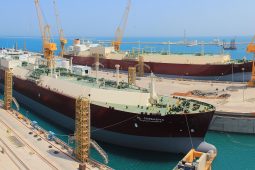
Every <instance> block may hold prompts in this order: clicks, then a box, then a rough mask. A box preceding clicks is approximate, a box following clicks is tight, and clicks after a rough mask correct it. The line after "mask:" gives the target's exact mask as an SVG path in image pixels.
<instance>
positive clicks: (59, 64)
mask: <svg viewBox="0 0 255 170" xmlns="http://www.w3.org/2000/svg"><path fill="white" fill-rule="evenodd" d="M21 56H22V57H20V55H13V56H9V55H2V58H1V69H0V75H1V88H3V82H4V69H8V68H13V76H14V77H13V81H14V85H13V91H14V96H15V98H16V99H17V100H18V102H20V103H22V104H24V105H26V106H28V107H30V108H31V109H33V110H34V111H36V112H37V113H38V114H40V115H42V116H44V117H47V118H48V119H50V120H51V121H53V122H55V123H57V124H59V125H61V126H64V127H66V128H68V129H71V130H73V129H74V118H75V101H76V98H77V97H79V96H85V97H88V98H89V99H90V101H91V126H92V132H91V135H92V138H94V139H95V140H98V141H104V142H107V143H112V144H116V145H121V146H126V147H133V148H138V149H146V150H154V151H163V152H175V153H186V152H187V151H189V150H190V149H191V148H192V145H193V147H194V148H196V149H197V150H199V151H204V152H207V151H209V150H215V147H214V146H213V145H211V144H208V143H206V142H205V141H204V137H205V135H206V133H207V130H208V127H209V124H210V122H211V119H212V117H213V114H214V112H215V108H214V106H212V105H210V104H207V103H203V102H199V101H196V100H188V99H185V98H177V97H173V96H161V95H158V94H157V93H156V91H155V83H154V76H153V75H151V82H150V89H145V88H140V87H137V86H135V85H132V84H128V83H126V82H122V81H121V82H119V81H118V79H117V80H116V81H112V80H107V79H104V78H100V77H99V76H98V77H91V76H89V75H88V74H89V72H90V71H91V70H90V68H89V67H83V66H75V65H72V63H71V62H70V61H68V60H66V59H57V60H56V65H55V66H56V68H55V69H48V68H47V66H45V65H43V64H42V63H43V59H42V58H41V57H40V56H37V57H36V56H32V55H27V56H26V57H24V55H21Z"/></svg>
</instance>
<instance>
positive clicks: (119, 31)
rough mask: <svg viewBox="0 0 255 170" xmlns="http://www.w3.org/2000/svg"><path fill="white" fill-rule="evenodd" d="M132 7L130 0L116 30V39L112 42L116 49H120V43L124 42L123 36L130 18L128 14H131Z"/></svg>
mask: <svg viewBox="0 0 255 170" xmlns="http://www.w3.org/2000/svg"><path fill="white" fill-rule="evenodd" d="M130 7H131V0H128V3H127V6H126V9H125V12H124V14H123V16H122V19H121V22H120V25H119V26H118V28H117V30H116V32H115V41H113V42H112V44H113V46H114V50H115V51H119V50H120V45H121V42H122V38H123V35H124V32H125V29H126V26H127V20H128V15H129V11H130Z"/></svg>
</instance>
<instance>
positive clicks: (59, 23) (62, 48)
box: [53, 0, 67, 57]
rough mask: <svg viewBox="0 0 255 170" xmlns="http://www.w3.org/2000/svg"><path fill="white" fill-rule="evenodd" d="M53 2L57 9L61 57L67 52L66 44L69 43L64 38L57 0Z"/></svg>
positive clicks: (55, 9)
mask: <svg viewBox="0 0 255 170" xmlns="http://www.w3.org/2000/svg"><path fill="white" fill-rule="evenodd" d="M53 4H54V11H55V16H56V22H57V28H58V35H59V41H60V47H61V51H60V57H63V55H64V52H65V45H66V43H67V39H65V38H64V30H63V28H62V25H61V22H60V18H59V13H58V10H57V5H56V1H55V0H53Z"/></svg>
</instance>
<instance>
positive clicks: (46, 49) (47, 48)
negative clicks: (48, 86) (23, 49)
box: [34, 0, 57, 68]
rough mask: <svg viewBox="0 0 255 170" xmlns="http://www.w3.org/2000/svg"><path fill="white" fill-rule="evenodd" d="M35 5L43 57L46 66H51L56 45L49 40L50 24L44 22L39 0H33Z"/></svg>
mask: <svg viewBox="0 0 255 170" xmlns="http://www.w3.org/2000/svg"><path fill="white" fill-rule="evenodd" d="M34 2H35V7H36V12H37V17H38V22H39V28H40V32H41V35H42V40H43V54H44V58H46V60H47V65H48V67H50V68H52V67H53V58H54V51H56V50H57V46H56V44H55V43H53V42H51V33H50V26H49V25H48V24H45V23H44V18H43V13H42V9H41V6H40V4H39V0H35V1H34Z"/></svg>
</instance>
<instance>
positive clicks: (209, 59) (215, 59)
mask: <svg viewBox="0 0 255 170" xmlns="http://www.w3.org/2000/svg"><path fill="white" fill-rule="evenodd" d="M140 56H142V57H143V58H144V62H155V63H173V64H226V63H229V62H230V60H231V57H230V55H227V54H223V55H220V54H219V55H212V54H211V55H210V54H206V55H201V54H159V53H143V54H140ZM106 58H107V59H113V60H121V59H124V58H125V54H124V53H111V54H109V55H107V56H106ZM132 58H133V59H135V58H134V57H129V59H132Z"/></svg>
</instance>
